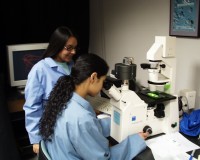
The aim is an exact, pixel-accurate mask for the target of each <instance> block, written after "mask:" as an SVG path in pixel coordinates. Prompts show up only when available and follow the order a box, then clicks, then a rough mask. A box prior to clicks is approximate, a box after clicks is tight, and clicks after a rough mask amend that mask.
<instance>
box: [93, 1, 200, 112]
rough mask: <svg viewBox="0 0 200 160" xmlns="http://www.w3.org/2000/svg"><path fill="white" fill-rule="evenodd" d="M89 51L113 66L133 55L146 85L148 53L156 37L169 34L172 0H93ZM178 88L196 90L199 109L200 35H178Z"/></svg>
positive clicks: (141, 78)
mask: <svg viewBox="0 0 200 160" xmlns="http://www.w3.org/2000/svg"><path fill="white" fill-rule="evenodd" d="M90 5H91V7H90V12H91V13H90V15H91V17H90V18H91V24H90V29H91V32H90V51H91V52H95V53H97V54H99V55H101V56H102V57H104V58H105V59H106V60H107V62H108V63H109V65H110V68H111V69H113V68H114V64H115V63H117V62H122V59H123V57H125V56H130V57H134V59H135V63H136V64H137V77H136V78H137V81H138V82H140V83H141V84H142V85H144V86H147V79H148V72H147V71H146V70H142V69H141V68H140V64H141V63H144V62H148V61H147V60H146V52H147V51H148V49H149V48H150V47H151V45H152V44H153V42H154V39H155V36H168V35H169V15H170V13H169V10H170V0H91V1H90ZM176 58H177V59H176V61H177V67H176V83H175V85H176V86H175V91H176V94H179V91H180V90H182V89H191V90H195V91H197V96H196V107H197V108H200V106H199V105H200V102H199V101H200V38H199V39H198V38H177V45H176Z"/></svg>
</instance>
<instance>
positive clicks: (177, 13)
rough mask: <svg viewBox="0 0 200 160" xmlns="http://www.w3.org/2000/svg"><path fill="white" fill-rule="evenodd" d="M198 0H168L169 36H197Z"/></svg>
mask: <svg viewBox="0 0 200 160" xmlns="http://www.w3.org/2000/svg"><path fill="white" fill-rule="evenodd" d="M199 1H200V0H170V31H169V34H170V35H171V36H184V37H199V8H200V7H199V5H200V3H199Z"/></svg>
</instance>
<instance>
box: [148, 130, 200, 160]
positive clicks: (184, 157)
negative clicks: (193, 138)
mask: <svg viewBox="0 0 200 160" xmlns="http://www.w3.org/2000/svg"><path fill="white" fill-rule="evenodd" d="M146 144H147V146H148V147H149V148H151V151H152V153H153V155H154V158H155V160H169V159H170V160H188V159H189V156H190V155H189V154H187V153H186V152H188V151H192V150H194V149H199V148H200V147H199V146H198V145H196V144H194V143H192V142H190V141H189V140H188V139H187V138H185V137H184V136H183V135H181V134H180V133H179V132H175V133H170V134H165V135H162V136H159V137H155V138H152V139H149V140H147V141H146Z"/></svg>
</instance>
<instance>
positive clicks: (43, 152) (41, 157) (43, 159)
mask: <svg viewBox="0 0 200 160" xmlns="http://www.w3.org/2000/svg"><path fill="white" fill-rule="evenodd" d="M39 146H40V148H39V154H38V160H51V158H50V156H49V154H48V152H47V149H46V146H45V143H44V141H43V140H41V141H40V143H39Z"/></svg>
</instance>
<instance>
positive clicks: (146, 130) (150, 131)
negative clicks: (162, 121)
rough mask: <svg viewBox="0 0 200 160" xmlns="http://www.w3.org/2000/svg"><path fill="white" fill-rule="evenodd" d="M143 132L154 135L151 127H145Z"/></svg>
mask: <svg viewBox="0 0 200 160" xmlns="http://www.w3.org/2000/svg"><path fill="white" fill-rule="evenodd" d="M143 132H144V133H146V132H148V133H149V134H152V133H153V131H152V128H151V127H150V126H145V127H144V128H143Z"/></svg>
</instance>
